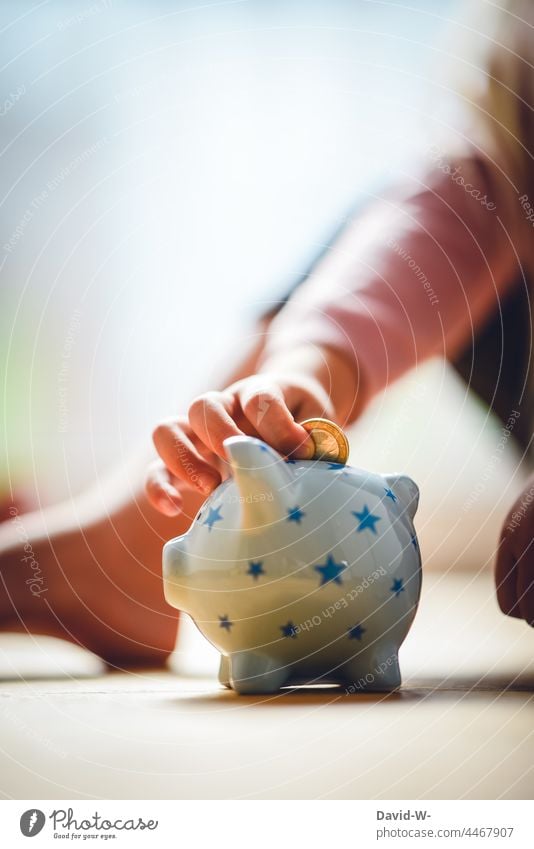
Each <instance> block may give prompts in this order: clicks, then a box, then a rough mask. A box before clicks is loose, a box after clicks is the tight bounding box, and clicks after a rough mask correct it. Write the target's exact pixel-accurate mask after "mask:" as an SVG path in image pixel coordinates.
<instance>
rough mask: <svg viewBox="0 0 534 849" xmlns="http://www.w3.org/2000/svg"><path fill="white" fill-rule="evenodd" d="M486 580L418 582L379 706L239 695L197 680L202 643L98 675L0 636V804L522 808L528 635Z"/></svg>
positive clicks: (300, 693)
mask: <svg viewBox="0 0 534 849" xmlns="http://www.w3.org/2000/svg"><path fill="white" fill-rule="evenodd" d="M491 581H492V579H491V575H490V574H489V573H487V572H483V573H480V574H478V575H476V574H474V573H473V574H472V573H462V574H457V575H454V576H453V575H442V574H434V575H429V576H427V577H426V579H425V582H424V590H423V597H422V601H421V606H420V610H419V613H418V616H417V618H416V622H415V624H414V627H413V629H412V631H411V633H410V635H409V637H408V639H407V641H406V643H405V645H404V647H403V649H402V650H401V667H402V670H403V674H404V683H403V687H402V689H401V690H400V691H399V692H397V693H393V694H390V695H387V696H384V695H361V694H360V695H347V694H345V692H344V691H342V690H340V689H336V688H333V687H323V688H314V689H312V688H308V689H295V690H289V691H285V692H283V694H280V695H277V696H276V697H255V698H244V697H238V696H236V695H235V694H234V693H232V692H229V691H225V690H223V689H221V688H220V687H219V685H218V684H217V682H216V680H215V679H214V678H213V677H212V676H207V677H205V676H204V677H195V675H194V674H192V672H191V667H193V670H194V669H195V668H196V669H198V670H199V671H200V672H202V671H204V672H205V670H206V669H207V668H208V667H207V666H206V664H208V666H209V664H212V663H213V658H212V656H211V655H209V652H208V653H207V654H206V656H203V655H202V652H203V651H204V649H203V647H202V645H201V644H197V647H196V649H195V651H194V652H193V653H192V649H191V648H187V647H186V648H184V649H183V651H182V652H179V653H178V654H177V657H176V663H175V667H177V668H178V669H179V668H180V666H181V667H182V668H186V669H187V670H188V674H179V672H177V671H176V669H175V670H174V671H169V672H166V673H142V672H137V673H113V674H107V675H104V674H102V672H101V669H100V667H99V664H98V662H97V661H96V660H94V659H93V658H91V657H90V656H89V655H85V653H82V652H78V650H76V649H74V648H71V647H65V646H63V645H61V644H57V643H55V641H50V640H44V639H43V640H40V641H37V642H35V641H32V640H31V638H26V637H25V638H22V637H14V636H7V637H4V638H2V640H1V641H0V653H1V657H0V660H1V668H0V672H1V673H3V679H2V682H1V683H0V714H1V723H0V726H1V727H0V776H1V778H0V792H1V793H2V797H3V798H28V799H53V798H58V799H71V798H73V799H74V798H92V797H96V798H292V799H297V798H298V799H300V798H310V797H311V798H327V799H334V798H337V799H339V798H342V799H344V798H356V799H359V798H362V799H367V798H374V799H377V798H390V799H406V798H408V799H409V798H418V799H419V798H420V799H431V798H454V799H456V798H467V799H479V798H481V799H484V798H490V799H493V798H532V797H533V795H534V632H533V631H532V629H531V628H529V627H528V626H527V625H525V624H524V623H521V622H518V621H516V620H511V619H507V618H506V617H504V616H503V615H502V614H500V613H499V611H498V609H497V606H496V603H495V600H494V597H493V590H492V584H491ZM199 639H200V638H199ZM199 645H200V648H199V647H198V646H199ZM189 646H190V641H189ZM207 658H208V659H207ZM46 676H49V677H46ZM74 676H76V677H74ZM10 679H11V680H10Z"/></svg>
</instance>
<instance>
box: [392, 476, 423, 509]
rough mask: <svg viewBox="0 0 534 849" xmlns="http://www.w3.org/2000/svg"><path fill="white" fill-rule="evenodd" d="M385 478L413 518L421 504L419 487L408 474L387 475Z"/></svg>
mask: <svg viewBox="0 0 534 849" xmlns="http://www.w3.org/2000/svg"><path fill="white" fill-rule="evenodd" d="M384 479H385V481H386V483H387V485H388V487H389V488H390V490H391V491H392V493H393V495H395V496H396V497H397V498H398V499H399V501H400V503H401V504H402V506H403V507H404V508H405V509H406V510H407V511H408V514H409V516H410V517H411V518H412V519H413V517H414V516H415V513H416V511H417V505H418V504H419V487H418V486H417V484H416V483H415V481H413V480H412V479H411V478H409V477H408V475H385V476H384Z"/></svg>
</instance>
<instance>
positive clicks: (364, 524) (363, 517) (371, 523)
mask: <svg viewBox="0 0 534 849" xmlns="http://www.w3.org/2000/svg"><path fill="white" fill-rule="evenodd" d="M351 513H352V515H353V516H355V517H356V518H357V519H358V523H359V524H358V527H357V528H356V530H357V532H358V533H361V532H362V531H365V530H366V529H369V530H370V531H372V533H373V534H376V528H375V525H376V523H377V522H379V521H380V516H375V515H374V514H373V513H371V511H370V510H369V508H368V506H367V504H364V506H363V510H362V511H361V512H360V513H358V511H357V510H351Z"/></svg>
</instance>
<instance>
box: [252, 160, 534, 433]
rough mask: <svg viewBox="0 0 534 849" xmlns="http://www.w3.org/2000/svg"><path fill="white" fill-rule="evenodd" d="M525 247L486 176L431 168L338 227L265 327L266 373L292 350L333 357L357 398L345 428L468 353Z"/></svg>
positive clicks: (500, 189) (509, 203) (497, 180)
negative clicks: (370, 403)
mask: <svg viewBox="0 0 534 849" xmlns="http://www.w3.org/2000/svg"><path fill="white" fill-rule="evenodd" d="M447 172H452V173H447ZM460 177H461V178H462V181H463V184H462V182H461V181H460V179H459V178H460ZM527 238H529V234H528V233H526V230H525V220H524V217H523V216H522V215H521V209H520V204H519V202H518V196H517V192H516V191H515V189H514V187H513V184H512V183H511V182H509V181H508V180H507V179H506V178H505V177H504V176H503V175H502V174H501V173H500V172H499V169H498V168H497V166H494V165H492V164H491V163H490V162H489V161H488V160H483V159H477V158H476V157H475V156H471V157H464V158H463V159H462V160H459V161H457V162H456V163H451V164H448V163H447V162H446V161H445V160H444V159H443V158H441V159H440V160H439V161H438V162H436V164H435V165H434V166H433V167H431V168H428V169H427V170H426V171H425V172H424V173H423V172H422V173H421V176H420V178H419V179H416V178H412V179H411V180H410V181H407V183H406V185H405V186H404V187H403V188H402V189H400V190H399V191H397V192H396V193H395V194H394V195H391V196H390V197H389V198H386V199H385V200H380V201H377V202H376V203H374V204H373V205H371V206H370V208H369V209H368V211H367V213H366V214H364V215H363V216H362V217H360V218H358V219H356V220H355V221H354V222H352V223H351V224H350V225H349V226H348V227H347V229H346V231H345V233H344V235H343V236H342V237H341V239H340V240H339V241H338V243H337V244H336V245H335V246H334V249H333V250H331V251H330V252H329V253H328V254H327V255H326V257H325V258H324V259H323V260H322V262H321V263H320V265H319V266H318V267H317V268H316V270H315V272H314V273H313V275H312V276H311V277H310V279H309V280H308V281H307V282H306V283H305V284H304V285H303V286H302V287H301V288H299V289H298V290H297V291H296V293H295V295H294V297H293V298H292V299H291V300H290V301H289V302H288V304H287V306H286V307H285V309H284V310H282V312H281V313H280V315H279V316H278V317H277V318H276V319H275V320H274V322H273V324H272V325H271V328H270V333H269V339H268V341H267V344H266V349H265V354H264V357H265V358H266V359H267V363H266V367H267V368H268V367H269V366H268V360H269V359H270V358H272V357H276V360H277V361H280V359H281V357H282V356H284V355H286V354H288V353H290V352H292V351H293V350H294V349H295V348H296V347H297V346H301V345H318V346H321V347H328V348H329V349H333V350H335V351H337V352H338V353H339V354H340V355H341V356H343V357H344V358H345V359H346V361H347V362H348V363H349V364H351V365H352V367H353V369H354V370H355V371H356V370H357V371H358V373H359V374H360V375H361V379H362V384H363V386H362V391H363V388H365V395H364V396H363V395H362V392H360V398H359V404H358V405H357V406H356V407H355V409H354V411H353V417H354V414H357V413H358V412H359V410H360V409H361V406H362V403H364V402H365V401H366V400H368V399H369V398H371V397H372V396H374V395H376V393H378V392H380V391H381V390H382V389H383V388H384V387H385V386H387V385H388V384H389V383H391V382H392V381H393V380H395V379H397V378H398V377H399V376H400V375H402V374H404V373H405V372H406V371H407V370H408V369H410V368H412V367H414V366H416V365H417V364H418V363H419V362H421V361H423V360H425V359H427V358H428V357H431V356H434V355H441V356H444V357H447V358H449V359H453V358H455V357H456V356H457V355H458V354H459V353H460V352H461V351H462V349H463V348H464V347H466V346H467V344H468V343H469V341H470V340H471V338H472V336H473V335H474V334H475V333H477V331H478V330H479V329H480V327H481V325H483V323H484V321H485V320H486V319H487V318H488V317H489V316H490V315H491V314H492V313H495V312H496V311H498V310H499V303H500V300H501V299H502V298H503V297H504V296H505V295H506V293H507V291H508V290H509V288H510V287H511V286H513V285H514V283H516V282H517V281H518V277H519V259H518V255H520V254H521V251H522V249H523V245H524V242H525V240H526V239H527ZM530 238H531V233H530ZM333 377H334V379H335V375H333Z"/></svg>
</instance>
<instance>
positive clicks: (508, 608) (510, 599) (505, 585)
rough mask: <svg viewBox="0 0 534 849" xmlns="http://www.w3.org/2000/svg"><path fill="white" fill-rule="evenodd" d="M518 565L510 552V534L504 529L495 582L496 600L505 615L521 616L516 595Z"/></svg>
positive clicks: (500, 542) (498, 553) (496, 565)
mask: <svg viewBox="0 0 534 849" xmlns="http://www.w3.org/2000/svg"><path fill="white" fill-rule="evenodd" d="M517 577H518V567H517V562H516V559H515V557H514V555H513V553H512V545H511V541H510V535H509V534H508V533H507V531H506V529H504V531H503V533H502V534H501V539H500V541H499V549H498V552H497V561H496V564H495V584H496V589H497V601H498V603H499V607H500V608H501V610H502V612H503V613H506V615H507V616H515V617H517V618H520V617H521V611H520V609H519V603H518V597H517Z"/></svg>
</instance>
